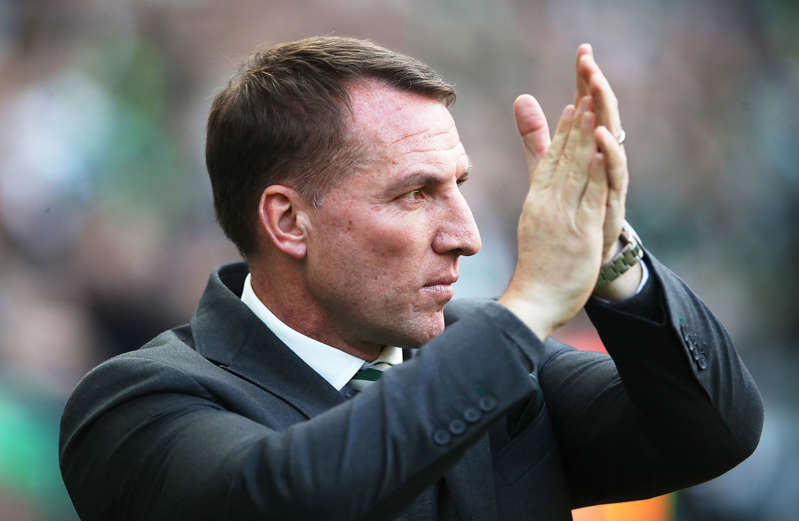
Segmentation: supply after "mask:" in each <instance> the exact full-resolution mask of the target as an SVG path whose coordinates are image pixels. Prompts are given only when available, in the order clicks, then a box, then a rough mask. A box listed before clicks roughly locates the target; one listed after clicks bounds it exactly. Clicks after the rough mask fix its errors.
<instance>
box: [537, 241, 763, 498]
mask: <svg viewBox="0 0 799 521" xmlns="http://www.w3.org/2000/svg"><path fill="white" fill-rule="evenodd" d="M647 261H648V262H649V267H650V268H651V276H652V279H651V280H650V282H649V283H648V284H650V285H652V286H651V287H650V288H649V290H648V293H649V296H648V297H647V298H649V299H650V300H649V302H647V303H645V305H643V306H641V309H643V310H644V312H643V313H642V314H639V313H636V312H633V311H631V310H630V309H629V308H630V306H625V305H622V306H614V305H613V304H607V303H601V302H590V303H589V304H588V305H587V306H586V310H587V312H588V314H589V317H590V318H591V320H592V321H593V322H594V324H595V326H596V327H597V330H598V332H599V335H600V337H601V338H602V341H603V343H604V345H605V347H606V349H607V350H608V352H609V353H610V355H611V356H610V357H608V356H607V355H602V354H597V353H586V352H579V351H575V350H572V349H569V348H562V349H560V350H557V351H556V353H555V354H554V355H552V356H551V357H550V358H549V359H548V360H547V361H546V362H545V363H544V365H543V367H542V368H541V370H540V378H541V384H542V387H543V388H544V396H545V399H546V403H547V407H548V410H549V414H550V417H551V420H552V424H553V429H554V431H555V434H556V438H557V439H558V442H559V445H560V449H561V456H562V458H563V461H564V466H565V470H566V475H567V480H568V482H569V486H570V492H571V500H572V504H573V507H575V508H576V507H579V506H585V505H590V504H597V503H607V502H613V501H620V500H630V499H639V498H645V497H651V496H654V495H658V494H661V493H664V492H667V491H672V490H675V489H678V488H684V487H687V486H690V485H693V484H696V483H698V482H701V481H705V480H708V479H710V478H712V477H715V476H717V475H719V474H721V473H723V472H725V471H726V470H728V469H730V468H732V467H733V466H735V465H736V464H738V463H739V462H740V461H742V460H743V459H745V458H746V457H747V456H749V454H751V453H752V451H754V449H755V447H756V446H757V443H758V441H759V439H760V431H761V428H762V424H763V405H762V402H761V398H760V395H759V393H758V390H757V388H756V386H755V384H754V381H753V380H752V377H751V375H750V374H749V372H748V371H747V369H746V367H745V366H744V364H743V362H742V361H741V359H740V357H739V356H738V354H737V353H736V352H735V350H734V349H733V346H732V343H731V341H730V338H729V336H728V335H727V333H726V331H725V330H724V327H723V326H722V325H721V324H720V322H719V321H718V320H717V319H716V318H715V317H714V316H713V314H712V313H711V312H710V311H709V310H708V309H707V307H706V306H705V305H704V304H703V303H702V302H701V301H700V300H699V298H698V297H697V296H696V295H694V294H693V293H692V292H691V291H690V290H689V289H688V287H687V286H686V285H685V283H683V282H682V281H681V280H680V279H679V278H678V277H677V276H676V275H674V274H673V273H672V272H671V271H669V270H668V269H667V268H666V267H664V266H663V265H662V264H660V263H659V262H658V261H657V259H655V258H654V257H653V256H651V255H647ZM652 299H655V300H654V301H653V300H652ZM549 342H551V341H549ZM611 357H612V358H611Z"/></svg>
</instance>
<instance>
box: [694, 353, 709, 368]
mask: <svg viewBox="0 0 799 521" xmlns="http://www.w3.org/2000/svg"><path fill="white" fill-rule="evenodd" d="M696 365H698V366H699V369H701V370H705V369H707V358H705V355H699V356H698V357H697V359H696Z"/></svg>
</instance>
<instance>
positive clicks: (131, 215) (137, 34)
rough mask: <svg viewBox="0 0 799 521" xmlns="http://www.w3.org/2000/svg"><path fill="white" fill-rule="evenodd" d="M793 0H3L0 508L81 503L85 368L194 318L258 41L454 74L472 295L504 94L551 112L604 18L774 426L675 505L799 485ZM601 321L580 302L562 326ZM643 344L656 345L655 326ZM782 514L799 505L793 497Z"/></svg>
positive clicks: (655, 182)
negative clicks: (240, 74)
mask: <svg viewBox="0 0 799 521" xmlns="http://www.w3.org/2000/svg"><path fill="white" fill-rule="evenodd" d="M798 6H799V4H797V3H795V2H792V1H790V0H785V1H782V2H780V1H764V2H749V1H746V0H715V1H707V2H701V3H699V2H688V1H676V2H672V1H667V0H643V1H640V2H635V3H633V2H613V1H611V2H592V3H589V2H578V1H576V0H549V1H546V0H535V1H522V0H514V1H511V0H505V1H498V2H482V1H479V0H442V1H437V2H423V1H421V0H385V1H379V2H377V1H375V2H371V1H367V0H346V1H337V2H332V1H322V0H311V1H306V2H300V1H296V2H295V1H288V0H286V1H272V2H258V1H255V0H245V1H231V2H213V1H211V0H161V1H156V0H113V1H102V0H73V1H71V2H57V1H45V0H25V1H22V0H0V71H2V73H1V74H0V519H2V520H4V521H22V520H43V521H51V520H53V521H55V520H59V521H60V520H74V519H76V516H75V513H74V511H73V510H72V507H71V505H70V503H69V499H68V497H67V495H66V491H65V490H64V487H63V484H62V483H61V480H60V475H59V472H58V464H57V444H56V439H57V432H58V420H59V415H60V412H61V408H62V407H63V403H64V401H65V399H66V397H67V396H68V394H69V392H70V390H71V389H72V388H73V386H74V385H75V383H76V382H77V380H78V379H79V378H80V376H81V375H82V374H83V373H85V372H86V371H87V370H88V369H90V368H91V367H92V366H93V365H96V364H97V363H99V362H100V361H102V360H104V359H106V358H108V357H110V356H113V355H114V354H117V353H120V352H123V351H126V350H129V349H134V348H136V347H138V346H139V345H141V344H142V343H144V342H145V341H147V340H148V339H149V338H151V337H152V336H154V335H155V334H156V333H158V332H159V331H161V330H163V329H166V328H169V327H172V326H175V325H177V324H180V323H184V322H186V321H187V320H188V318H189V317H190V315H191V312H192V310H193V308H194V305H195V303H196V300H197V298H198V297H199V295H200V293H201V292H202V289H203V287H204V284H205V280H206V278H207V275H208V273H209V271H210V270H211V269H212V268H213V266H215V265H217V264H220V263H223V262H227V261H233V260H237V254H236V251H235V249H234V248H233V246H232V245H231V244H230V243H229V242H228V241H227V240H226V239H225V238H224V237H223V235H222V233H221V232H220V231H219V229H218V227H217V226H216V224H215V222H214V215H213V209H212V205H211V197H210V185H209V182H208V180H207V175H206V173H205V166H204V155H203V149H204V131H205V118H206V117H207V113H208V109H209V106H210V102H211V100H212V98H213V96H214V94H215V92H216V91H217V90H218V89H219V88H221V87H222V86H223V85H224V84H225V82H226V81H227V78H229V77H230V75H231V74H232V73H233V72H234V71H235V69H236V67H237V64H238V62H239V60H240V58H242V57H243V56H245V55H246V54H248V53H249V52H250V51H251V50H252V49H253V48H254V47H255V46H256V45H258V44H261V43H276V42H280V41H287V40H293V39H297V38H301V37H304V36H310V35H313V34H340V35H351V36H357V37H365V38H371V39H374V40H375V41H377V42H378V43H380V44H383V45H385V46H387V47H390V48H392V49H395V50H399V51H402V52H405V53H407V54H410V55H413V56H416V57H418V58H420V59H422V60H424V61H426V62H428V63H429V64H431V65H432V66H433V67H434V68H436V69H437V70H438V71H439V72H441V73H442V74H443V76H444V77H445V78H446V79H448V80H449V81H451V82H454V83H456V84H457V88H458V102H457V103H456V104H455V106H454V107H453V113H454V116H455V120H456V122H457V123H458V128H459V130H460V133H461V139H462V141H463V143H464V144H465V146H466V149H467V151H468V153H469V155H470V156H471V159H472V161H473V163H474V169H473V175H472V176H471V180H470V182H469V183H468V184H467V185H466V187H465V192H466V196H467V199H468V200H469V202H470V204H471V205H472V208H473V211H474V213H475V217H476V219H477V222H478V224H479V226H480V229H481V233H482V236H483V243H484V248H483V251H482V252H481V253H480V254H478V255H477V256H475V257H473V258H469V259H464V260H463V261H462V270H461V273H462V277H461V280H462V282H460V283H459V284H458V287H457V289H456V296H461V297H466V296H492V295H497V294H499V293H500V292H501V291H502V289H503V287H504V284H505V283H506V282H507V280H508V278H509V275H510V272H511V269H512V267H513V264H514V261H515V259H514V241H515V223H516V218H517V215H518V212H519V209H520V206H521V201H522V198H523V194H524V192H525V191H526V181H527V176H526V173H525V169H524V165H523V160H522V155H521V153H520V150H519V143H518V137H517V136H516V135H515V128H514V125H513V121H512V114H511V104H512V101H513V99H514V98H515V97H516V96H517V95H518V94H520V93H523V92H530V93H532V94H533V95H535V96H536V97H537V98H538V99H539V101H540V102H541V103H542V105H543V107H544V109H545V110H546V111H547V114H548V115H549V116H550V120H551V121H550V123H551V125H552V126H554V123H555V121H554V120H555V119H556V118H557V115H558V114H559V113H560V110H561V108H562V107H563V106H564V105H565V104H566V103H569V102H570V101H571V99H572V96H573V84H574V80H573V74H574V71H573V69H574V63H573V62H574V53H575V50H576V48H577V45H578V44H579V43H581V42H583V41H590V42H591V43H592V44H593V46H594V49H595V51H596V55H597V59H598V61H599V63H600V66H602V67H603V69H604V70H605V73H606V75H607V76H608V77H609V79H610V81H611V84H612V85H614V87H615V90H616V93H617V95H618V98H619V100H620V103H621V111H622V118H623V123H624V126H625V129H626V131H627V135H628V140H627V153H628V157H629V162H630V172H631V176H632V181H631V189H630V196H629V204H628V218H629V220H630V221H631V222H632V223H633V224H634V226H635V227H636V229H637V230H638V232H639V234H640V235H641V236H642V238H643V240H644V243H645V245H647V246H648V247H649V249H650V250H651V251H652V252H653V253H654V254H655V255H656V256H658V258H660V259H661V260H663V261H664V262H666V264H667V265H669V266H670V267H671V268H672V269H673V270H674V271H676V272H677V273H678V274H680V275H681V276H682V277H683V278H684V279H686V280H687V281H688V282H689V284H690V285H691V286H692V287H693V288H694V289H695V290H696V292H697V293H698V294H699V295H700V296H701V297H702V298H703V299H704V300H705V301H706V302H708V303H709V305H710V306H711V308H712V309H713V310H714V311H715V312H716V313H717V314H718V315H719V316H720V318H722V320H723V321H724V322H725V324H727V326H728V328H729V330H730V332H731V334H732V337H733V339H734V340H735V342H736V344H737V346H738V348H739V351H740V352H741V355H742V357H743V358H744V359H745V360H746V362H747V363H748V365H749V366H750V368H751V370H752V372H753V373H754V376H755V378H756V380H757V381H758V382H759V384H760V386H761V390H762V392H763V394H764V398H765V402H766V426H765V430H764V435H763V439H762V442H761V446H760V447H759V448H758V450H757V451H756V452H755V455H754V456H753V457H752V458H751V459H750V460H748V461H747V462H745V463H744V464H743V465H742V466H741V467H740V468H739V469H736V470H734V471H732V472H730V473H728V474H727V475H725V476H723V477H721V478H719V479H717V480H715V481H713V482H710V483H708V484H706V485H702V486H700V487H696V488H694V489H691V490H688V491H685V492H683V493H680V494H678V495H677V497H676V499H675V500H674V501H672V502H671V503H670V504H672V505H673V506H672V507H670V509H671V510H670V514H669V515H670V517H671V519H674V520H682V521H693V520H714V519H724V520H728V521H737V520H755V519H757V520H761V521H770V520H775V521H783V520H787V519H790V518H791V516H792V515H795V514H793V513H794V512H796V510H797V509H798V508H799V484H798V483H799V447H797V444H796V440H797V439H799V407H797V396H799V389H798V387H799V383H797V380H796V379H795V378H793V374H794V373H795V372H796V371H797V370H799V354H797V349H796V341H797V339H799V321H797V320H796V315H795V313H794V312H792V311H791V309H793V298H792V297H791V295H795V294H797V290H799V272H797V270H796V265H797V264H798V263H799V234H797V231H796V226H794V225H793V224H792V223H794V222H796V221H797V220H799V198H797V195H799V194H798V193H799V167H797V165H799V146H797V145H799V142H798V141H797V136H799V109H798V108H797V106H799V103H797V101H799V39H797V38H796V35H797V34H799V7H798ZM558 335H560V338H561V339H563V340H567V341H572V342H574V343H576V344H580V343H581V342H585V343H587V344H592V343H595V342H596V339H595V337H592V333H591V331H590V325H589V324H588V322H587V320H586V319H585V317H584V316H580V317H578V318H577V319H575V321H574V322H573V323H572V324H570V325H568V326H567V327H566V328H565V329H564V330H562V331H560V332H559V333H558ZM645 348H646V346H642V349H645ZM789 513H790V514H789Z"/></svg>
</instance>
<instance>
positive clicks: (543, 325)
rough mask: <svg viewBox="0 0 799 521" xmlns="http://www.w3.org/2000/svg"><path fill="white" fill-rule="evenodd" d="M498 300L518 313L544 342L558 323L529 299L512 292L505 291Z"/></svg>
mask: <svg viewBox="0 0 799 521" xmlns="http://www.w3.org/2000/svg"><path fill="white" fill-rule="evenodd" d="M497 302H498V303H499V304H501V305H503V306H504V307H505V308H507V309H508V310H509V311H510V312H511V313H513V314H514V315H516V317H517V318H518V319H519V320H521V321H522V322H523V323H524V325H526V326H527V327H528V328H529V329H530V331H532V332H533V333H534V334H535V336H537V337H538V338H539V340H541V341H542V342H543V341H544V340H546V339H547V337H549V335H551V334H552V332H553V331H554V330H555V329H556V327H557V325H558V324H556V323H555V321H553V320H552V319H551V318H548V317H547V316H546V314H545V313H544V312H543V311H542V309H541V308H540V307H539V306H537V305H535V304H534V303H532V302H530V301H529V299H524V298H519V297H516V296H515V295H513V294H512V293H508V292H505V294H503V295H502V296H501V297H500V298H499V299H498V300H497Z"/></svg>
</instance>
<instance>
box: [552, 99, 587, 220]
mask: <svg viewBox="0 0 799 521" xmlns="http://www.w3.org/2000/svg"><path fill="white" fill-rule="evenodd" d="M588 100H590V98H588V97H586V98H583V101H581V102H580V108H579V109H578V113H580V116H581V117H580V120H579V122H578V123H575V125H574V126H573V128H572V131H571V132H570V133H569V137H568V140H567V142H566V146H565V147H564V149H563V154H562V157H563V159H562V161H561V162H560V163H559V164H558V171H559V173H560V176H559V177H560V178H561V180H562V182H563V185H562V186H563V189H562V191H561V194H562V197H563V200H564V202H565V203H566V204H567V207H569V208H575V207H576V206H577V205H578V204H579V201H580V197H581V196H582V193H583V190H584V189H585V184H586V183H587V182H588V169H589V164H590V162H591V158H592V157H593V155H594V153H595V151H596V141H594V126H595V125H596V116H595V115H594V113H593V112H591V111H590V110H589V109H588V108H589V106H590V101H588Z"/></svg>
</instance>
